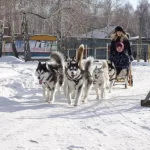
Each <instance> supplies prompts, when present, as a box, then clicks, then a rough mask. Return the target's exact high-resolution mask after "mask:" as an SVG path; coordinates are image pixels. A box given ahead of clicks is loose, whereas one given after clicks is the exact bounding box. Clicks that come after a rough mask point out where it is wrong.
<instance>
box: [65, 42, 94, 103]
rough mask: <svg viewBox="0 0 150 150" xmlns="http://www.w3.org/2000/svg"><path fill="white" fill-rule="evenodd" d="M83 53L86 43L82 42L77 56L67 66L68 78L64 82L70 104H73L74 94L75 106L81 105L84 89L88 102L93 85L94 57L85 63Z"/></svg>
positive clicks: (84, 100) (84, 99) (85, 100)
mask: <svg viewBox="0 0 150 150" xmlns="http://www.w3.org/2000/svg"><path fill="white" fill-rule="evenodd" d="M83 53H84V45H83V44H82V45H80V47H79V49H78V52H77V58H76V59H72V60H70V61H69V62H68V64H67V67H66V68H65V74H66V79H65V84H64V88H65V91H64V92H65V95H66V96H67V99H68V103H69V104H72V99H71V95H72V94H74V97H75V103H74V106H77V105H79V102H80V100H81V96H82V91H83V89H84V94H85V95H84V98H83V102H87V97H88V93H89V90H90V87H91V85H92V74H91V72H90V70H91V65H92V62H93V59H92V58H87V60H86V61H85V64H84V65H83V63H82V59H83Z"/></svg>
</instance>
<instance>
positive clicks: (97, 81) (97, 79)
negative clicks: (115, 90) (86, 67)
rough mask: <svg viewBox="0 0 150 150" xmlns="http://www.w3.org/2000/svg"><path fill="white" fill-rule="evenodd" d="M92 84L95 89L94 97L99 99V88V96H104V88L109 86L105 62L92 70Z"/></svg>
mask: <svg viewBox="0 0 150 150" xmlns="http://www.w3.org/2000/svg"><path fill="white" fill-rule="evenodd" d="M92 76H93V85H94V88H95V91H96V95H97V97H96V99H97V100H99V89H100V90H101V98H105V95H106V88H107V87H108V86H109V75H108V65H107V62H106V61H105V62H103V63H102V66H101V67H98V66H96V67H95V69H94V71H93V75H92Z"/></svg>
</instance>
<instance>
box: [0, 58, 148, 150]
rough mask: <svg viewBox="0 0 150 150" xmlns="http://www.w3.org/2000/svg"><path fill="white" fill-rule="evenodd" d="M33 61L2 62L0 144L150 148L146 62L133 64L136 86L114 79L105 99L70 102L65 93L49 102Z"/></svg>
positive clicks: (15, 149) (53, 149) (31, 149)
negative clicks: (145, 102)
mask: <svg viewBox="0 0 150 150" xmlns="http://www.w3.org/2000/svg"><path fill="white" fill-rule="evenodd" d="M36 65H37V62H29V63H24V62H21V61H17V60H16V59H15V58H11V62H10V58H9V59H3V60H1V62H0V70H1V75H0V150H149V149H150V142H149V140H150V109H149V108H143V107H141V106H140V100H141V99H144V98H145V96H146V94H147V92H148V91H149V90H150V82H149V81H150V66H141V65H140V66H133V76H134V87H132V88H129V89H124V86H123V85H117V86H115V87H114V90H113V92H112V93H111V94H108V97H107V99H105V100H99V101H96V100H95V98H96V95H95V91H94V90H93V89H92V91H91V92H90V96H89V101H88V103H87V104H84V105H80V106H78V107H73V106H69V105H68V104H67V100H66V98H65V97H64V95H63V93H61V95H59V94H57V96H56V101H55V104H47V103H45V102H44V98H43V96H42V89H41V87H40V86H39V85H38V81H37V79H36V77H35V75H34V72H35V68H36Z"/></svg>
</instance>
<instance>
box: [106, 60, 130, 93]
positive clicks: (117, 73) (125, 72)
mask: <svg viewBox="0 0 150 150" xmlns="http://www.w3.org/2000/svg"><path fill="white" fill-rule="evenodd" d="M107 64H108V70H109V71H108V72H109V77H110V87H109V92H110V93H111V91H112V87H113V85H114V84H115V81H116V80H120V79H124V80H125V88H128V78H129V69H121V70H117V69H116V67H115V65H114V63H113V62H111V61H109V60H108V61H107Z"/></svg>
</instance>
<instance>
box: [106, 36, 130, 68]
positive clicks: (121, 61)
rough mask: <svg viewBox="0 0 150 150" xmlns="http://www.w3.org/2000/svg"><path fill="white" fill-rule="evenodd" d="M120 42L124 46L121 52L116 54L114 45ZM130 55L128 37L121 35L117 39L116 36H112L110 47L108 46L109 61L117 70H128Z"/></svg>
mask: <svg viewBox="0 0 150 150" xmlns="http://www.w3.org/2000/svg"><path fill="white" fill-rule="evenodd" d="M118 42H122V43H123V44H124V50H123V52H117V50H116V44H117V43H118ZM130 55H132V53H131V47H130V43H129V40H128V37H127V36H126V35H124V34H123V36H121V37H117V36H116V34H114V35H113V36H112V41H111V46H110V57H109V59H110V61H112V62H114V64H115V66H116V67H117V68H122V69H123V68H128V67H129V64H130V59H129V56H130Z"/></svg>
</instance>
